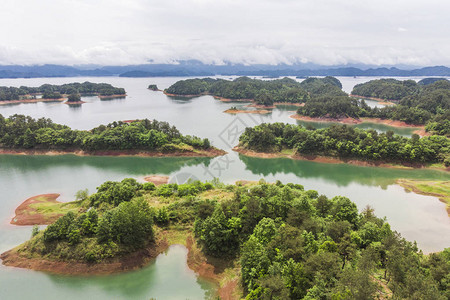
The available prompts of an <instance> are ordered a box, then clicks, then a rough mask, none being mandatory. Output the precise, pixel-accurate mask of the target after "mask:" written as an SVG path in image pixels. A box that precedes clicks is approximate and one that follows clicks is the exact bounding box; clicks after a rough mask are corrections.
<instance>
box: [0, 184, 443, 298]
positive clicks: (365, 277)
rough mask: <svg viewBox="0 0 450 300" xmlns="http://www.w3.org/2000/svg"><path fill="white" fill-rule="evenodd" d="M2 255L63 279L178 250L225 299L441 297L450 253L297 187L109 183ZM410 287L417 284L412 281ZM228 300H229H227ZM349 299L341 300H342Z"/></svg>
mask: <svg viewBox="0 0 450 300" xmlns="http://www.w3.org/2000/svg"><path fill="white" fill-rule="evenodd" d="M77 194H78V196H80V197H79V199H78V200H77V201H76V202H70V204H71V205H73V206H76V207H77V208H78V210H76V211H69V212H67V213H65V214H64V215H63V216H61V217H60V218H59V219H57V220H56V221H55V222H53V223H51V224H50V225H49V226H48V227H47V228H45V229H43V230H39V229H38V228H37V227H34V228H33V230H32V237H31V239H30V240H29V241H27V242H25V243H23V244H22V245H19V246H17V247H15V248H14V249H11V250H9V251H6V252H4V253H3V254H1V256H0V257H1V259H2V263H3V264H4V265H6V266H11V267H19V268H28V269H33V270H37V271H45V272H51V273H56V274H67V275H86V274H89V275H92V274H111V273H119V272H127V271H131V270H134V269H136V268H140V267H143V266H145V265H146V264H148V263H149V262H150V261H151V260H152V259H153V258H154V257H156V256H157V255H158V254H159V253H161V252H162V251H164V250H165V249H167V247H168V246H169V245H171V244H182V245H185V246H186V247H187V248H188V251H189V252H188V256H187V264H188V266H189V268H191V269H192V270H194V271H195V272H197V274H199V276H202V277H204V278H207V279H209V280H211V281H213V282H215V283H216V284H217V286H218V292H217V296H218V297H219V298H223V299H225V298H226V299H234V298H236V299H242V298H246V299H261V298H262V297H263V295H272V296H274V297H276V298H277V299H322V298H323V299H326V298H327V297H328V296H330V297H331V298H332V299H342V297H343V296H345V297H346V298H348V299H375V298H386V297H388V296H389V297H395V298H398V299H445V296H446V295H448V286H447V283H446V281H445V278H446V276H447V277H448V276H449V275H448V274H449V273H450V270H449V268H448V264H449V257H450V248H447V249H445V250H444V251H442V252H439V253H432V254H429V255H424V254H423V253H422V251H420V250H419V249H418V247H417V245H416V244H415V243H412V242H409V241H407V240H405V239H404V238H402V237H401V236H400V234H398V233H397V232H395V231H393V230H392V229H391V227H390V225H389V223H387V221H386V219H385V218H378V217H376V216H375V214H374V210H373V209H372V208H371V207H370V206H367V207H366V208H364V209H363V210H362V211H361V212H359V211H358V208H357V206H356V204H355V203H353V202H352V201H351V200H350V199H348V198H346V197H342V196H335V197H333V198H328V197H326V196H324V195H320V194H319V193H318V192H317V191H314V190H305V189H304V187H303V186H302V185H301V184H298V183H296V184H293V183H288V184H283V183H281V182H280V181H277V182H276V183H267V182H265V181H264V180H260V181H259V182H251V181H240V182H237V183H236V184H230V185H227V184H223V183H221V182H219V181H218V180H214V181H212V182H199V181H194V182H190V183H186V184H179V185H178V184H162V185H159V186H155V185H154V184H153V183H149V182H147V183H144V184H142V183H139V182H137V181H136V180H135V179H132V178H127V179H124V180H122V181H121V182H112V181H107V182H105V183H103V184H102V185H101V186H99V187H98V188H97V191H96V193H94V194H92V195H87V194H86V193H77ZM405 278H414V279H415V280H406V279H405ZM231 296H232V298H231ZM344 299H345V298H344Z"/></svg>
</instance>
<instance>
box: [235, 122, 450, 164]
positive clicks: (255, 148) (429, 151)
mask: <svg viewBox="0 0 450 300" xmlns="http://www.w3.org/2000/svg"><path fill="white" fill-rule="evenodd" d="M234 150H236V151H238V152H240V153H242V154H246V155H253V156H260V157H267V155H265V154H273V155H272V157H275V156H286V157H291V158H298V159H316V158H318V157H320V158H322V161H324V162H327V161H330V162H336V159H338V160H339V161H347V162H351V163H358V162H360V163H364V164H370V165H387V164H393V165H407V166H412V167H424V166H434V167H439V168H447V167H449V166H450V140H449V139H448V138H447V137H445V136H439V135H433V136H426V137H422V138H420V137H419V136H418V135H417V134H413V136H412V137H411V138H407V137H402V136H400V135H395V134H394V133H393V132H392V131H388V132H386V133H378V132H377V131H375V130H363V129H358V128H354V127H352V126H347V125H332V126H330V127H328V128H324V129H313V128H311V129H307V128H305V127H303V126H301V125H290V124H283V123H274V124H265V123H264V124H261V125H258V126H255V127H253V128H250V127H249V128H246V129H245V132H244V133H243V134H242V135H241V136H240V138H239V146H238V147H236V148H235V149H234ZM269 156H270V155H269ZM327 158H334V159H335V160H332V159H331V160H327ZM352 160H356V161H352Z"/></svg>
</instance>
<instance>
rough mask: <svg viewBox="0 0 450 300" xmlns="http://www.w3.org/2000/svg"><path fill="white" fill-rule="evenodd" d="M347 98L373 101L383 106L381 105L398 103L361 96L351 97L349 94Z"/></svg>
mask: <svg viewBox="0 0 450 300" xmlns="http://www.w3.org/2000/svg"><path fill="white" fill-rule="evenodd" d="M349 97H352V98H358V99H363V100H364V99H367V100H374V101H377V102H378V104H383V105H395V102H398V101H399V100H392V99H382V98H376V97H366V96H361V95H353V94H350V95H349Z"/></svg>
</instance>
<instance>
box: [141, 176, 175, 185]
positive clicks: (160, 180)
mask: <svg viewBox="0 0 450 300" xmlns="http://www.w3.org/2000/svg"><path fill="white" fill-rule="evenodd" d="M144 180H145V181H147V182H152V183H154V184H155V185H161V184H166V183H168V182H169V176H161V175H149V176H146V177H144Z"/></svg>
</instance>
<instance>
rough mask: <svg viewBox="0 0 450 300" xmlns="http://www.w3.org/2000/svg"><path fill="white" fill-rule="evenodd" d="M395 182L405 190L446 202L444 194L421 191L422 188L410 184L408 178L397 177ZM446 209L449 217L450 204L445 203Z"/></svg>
mask: <svg viewBox="0 0 450 300" xmlns="http://www.w3.org/2000/svg"><path fill="white" fill-rule="evenodd" d="M409 181H411V180H409ZM395 183H396V184H398V185H399V186H401V187H402V188H404V189H405V190H408V191H412V192H414V193H416V194H419V195H424V196H432V197H436V198H438V199H439V201H441V202H442V203H445V204H447V201H446V200H445V199H444V198H445V196H444V195H442V194H438V193H433V192H425V191H422V190H420V189H418V188H417V187H416V186H414V185H412V184H410V183H409V182H408V180H406V181H405V179H397V180H396V181H395ZM446 211H447V214H448V216H449V217H450V206H449V205H448V204H447V207H446Z"/></svg>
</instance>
